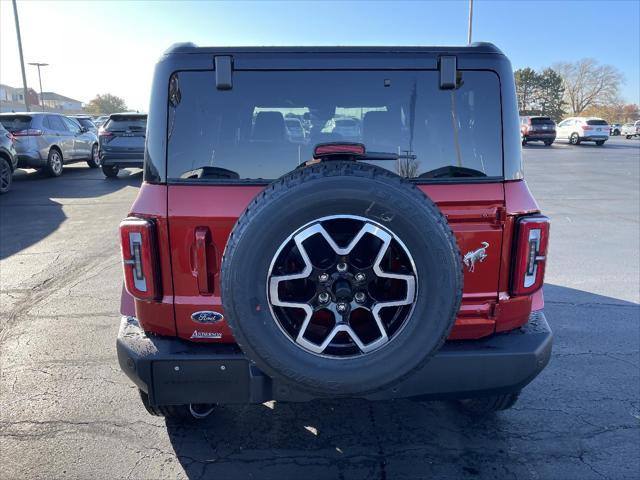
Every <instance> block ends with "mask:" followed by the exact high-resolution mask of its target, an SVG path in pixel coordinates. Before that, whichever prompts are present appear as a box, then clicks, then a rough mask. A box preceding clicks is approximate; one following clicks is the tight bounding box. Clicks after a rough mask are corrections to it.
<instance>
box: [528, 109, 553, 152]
mask: <svg viewBox="0 0 640 480" xmlns="http://www.w3.org/2000/svg"><path fill="white" fill-rule="evenodd" d="M520 137H521V139H522V145H523V146H524V145H526V144H527V143H528V142H544V144H545V145H546V146H547V147H548V146H550V145H551V144H553V142H554V141H555V139H556V122H554V121H553V120H551V118H549V117H529V116H527V117H520Z"/></svg>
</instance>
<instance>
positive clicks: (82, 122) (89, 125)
mask: <svg viewBox="0 0 640 480" xmlns="http://www.w3.org/2000/svg"><path fill="white" fill-rule="evenodd" d="M74 120H75V121H76V122H78V123H79V124H80V125H82V126H83V127H86V128H93V127H95V125H94V124H93V122H92V121H91V120H89V119H88V118H74Z"/></svg>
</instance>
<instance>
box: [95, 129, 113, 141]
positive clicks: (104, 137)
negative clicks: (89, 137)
mask: <svg viewBox="0 0 640 480" xmlns="http://www.w3.org/2000/svg"><path fill="white" fill-rule="evenodd" d="M98 137H100V140H102V141H103V142H104V141H107V140H109V139H110V138H111V137H113V133H112V132H108V131H107V130H100V132H98Z"/></svg>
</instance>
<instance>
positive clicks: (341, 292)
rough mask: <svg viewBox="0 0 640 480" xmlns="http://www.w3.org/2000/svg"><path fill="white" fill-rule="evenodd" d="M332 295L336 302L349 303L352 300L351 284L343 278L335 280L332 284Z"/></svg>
mask: <svg viewBox="0 0 640 480" xmlns="http://www.w3.org/2000/svg"><path fill="white" fill-rule="evenodd" d="M333 293H334V294H335V296H336V298H337V299H338V300H342V301H346V302H351V300H352V298H353V290H351V283H350V282H349V281H348V280H345V279H343V278H341V279H338V280H336V282H335V283H334V284H333Z"/></svg>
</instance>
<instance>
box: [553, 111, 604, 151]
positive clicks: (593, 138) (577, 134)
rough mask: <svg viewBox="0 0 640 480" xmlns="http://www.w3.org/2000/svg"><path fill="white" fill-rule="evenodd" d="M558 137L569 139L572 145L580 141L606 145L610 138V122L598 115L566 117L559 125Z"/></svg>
mask: <svg viewBox="0 0 640 480" xmlns="http://www.w3.org/2000/svg"><path fill="white" fill-rule="evenodd" d="M556 138H558V139H567V140H569V143H570V144H571V145H579V144H580V142H596V145H604V142H606V141H607V140H609V124H608V123H607V121H606V120H603V119H601V118H597V117H571V118H566V119H564V120H563V121H561V122H560V123H559V124H558V125H557V127H556Z"/></svg>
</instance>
